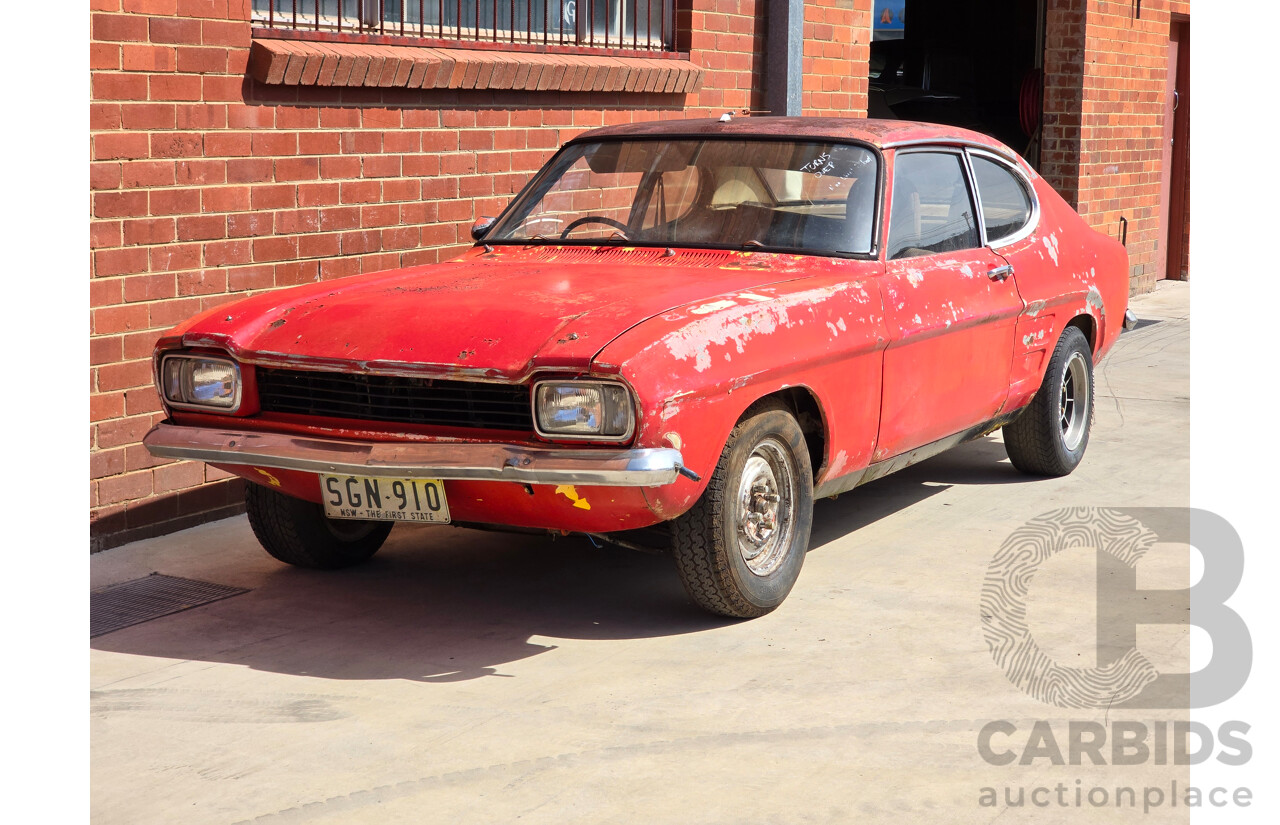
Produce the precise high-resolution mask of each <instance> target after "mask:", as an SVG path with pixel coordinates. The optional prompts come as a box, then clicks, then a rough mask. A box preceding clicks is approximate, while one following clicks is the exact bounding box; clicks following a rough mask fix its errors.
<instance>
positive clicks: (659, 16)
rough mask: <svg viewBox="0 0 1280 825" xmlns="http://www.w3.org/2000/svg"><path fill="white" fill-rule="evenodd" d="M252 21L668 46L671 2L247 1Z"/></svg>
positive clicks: (433, 35)
mask: <svg viewBox="0 0 1280 825" xmlns="http://www.w3.org/2000/svg"><path fill="white" fill-rule="evenodd" d="M286 3H287V5H286ZM353 7H354V8H353ZM253 19H254V22H255V23H257V24H258V25H265V26H267V27H268V28H274V29H293V30H296V31H317V32H320V31H331V32H341V33H350V34H380V35H391V36H397V37H412V36H416V37H421V38H430V39H438V40H452V41H457V42H463V43H467V42H487V43H525V44H537V43H541V44H543V45H562V46H591V47H603V48H618V49H624V48H629V49H632V50H635V51H673V50H674V48H675V43H674V42H673V41H674V36H673V35H674V31H675V25H674V23H675V0H456V2H453V3H446V2H445V0H437V2H435V3H428V2H426V0H377V2H374V0H356V1H355V2H354V3H352V2H351V0H310V2H307V0H301V2H299V0H253Z"/></svg>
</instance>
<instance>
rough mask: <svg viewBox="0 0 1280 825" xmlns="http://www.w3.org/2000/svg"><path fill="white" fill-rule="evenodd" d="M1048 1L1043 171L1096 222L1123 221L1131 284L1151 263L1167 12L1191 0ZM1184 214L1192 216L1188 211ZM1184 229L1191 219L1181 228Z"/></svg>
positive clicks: (1142, 280)
mask: <svg viewBox="0 0 1280 825" xmlns="http://www.w3.org/2000/svg"><path fill="white" fill-rule="evenodd" d="M1138 8H1139V7H1138V6H1137V5H1136V4H1134V3H1131V2H1128V0H1125V1H1124V2H1101V0H1049V9H1048V12H1049V13H1048V21H1047V26H1046V35H1047V36H1046V44H1045V75H1046V82H1045V127H1044V128H1045V132H1044V148H1043V156H1042V157H1043V163H1042V170H1041V171H1042V172H1043V174H1044V175H1045V177H1046V178H1047V179H1048V180H1050V181H1051V182H1052V183H1053V184H1054V186H1055V187H1057V189H1058V190H1059V192H1061V193H1062V194H1063V196H1064V197H1066V198H1067V199H1068V200H1069V201H1070V202H1071V203H1073V204H1074V205H1075V206H1076V208H1077V209H1078V211H1079V212H1080V214H1081V215H1083V216H1084V217H1085V219H1086V220H1088V221H1089V223H1090V224H1091V225H1092V226H1093V227H1094V228H1096V229H1098V230H1100V231H1103V232H1107V233H1108V234H1110V235H1112V237H1119V227H1120V223H1121V222H1120V218H1122V217H1123V218H1125V219H1126V220H1127V222H1128V249H1129V265H1130V282H1131V289H1132V290H1133V291H1134V292H1146V291H1149V290H1151V289H1153V288H1154V286H1155V282H1156V280H1158V279H1159V278H1162V277H1163V273H1161V272H1157V268H1158V260H1159V256H1158V254H1157V251H1156V246H1157V244H1162V245H1163V244H1164V243H1165V239H1164V238H1161V237H1160V180H1161V176H1162V174H1164V170H1163V169H1162V148H1163V145H1162V129H1163V126H1164V116H1165V115H1164V113H1165V102H1166V101H1165V82H1166V78H1167V77H1168V72H1169V65H1168V43H1169V30H1170V20H1171V15H1172V14H1182V15H1186V14H1189V12H1190V3H1189V2H1188V0H1146V2H1144V3H1142V4H1141V16H1140V17H1135V12H1137V10H1138ZM1188 221H1189V219H1188ZM1185 231H1186V233H1187V235H1188V236H1189V234H1190V225H1189V222H1188V225H1187V227H1186V229H1185Z"/></svg>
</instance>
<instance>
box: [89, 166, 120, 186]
mask: <svg viewBox="0 0 1280 825" xmlns="http://www.w3.org/2000/svg"><path fill="white" fill-rule="evenodd" d="M89 188H90V189H119V188H120V164H118V163H91V164H89Z"/></svg>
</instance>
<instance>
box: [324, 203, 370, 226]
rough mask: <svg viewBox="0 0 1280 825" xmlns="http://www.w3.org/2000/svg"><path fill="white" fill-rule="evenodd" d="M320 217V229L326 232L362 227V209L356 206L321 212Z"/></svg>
mask: <svg viewBox="0 0 1280 825" xmlns="http://www.w3.org/2000/svg"><path fill="white" fill-rule="evenodd" d="M319 217H320V229H321V230H322V231H325V232H330V231H334V230H338V229H355V228H356V227H358V226H360V209H359V207H355V206H345V207H339V208H335V209H324V210H321V211H320V213H319Z"/></svg>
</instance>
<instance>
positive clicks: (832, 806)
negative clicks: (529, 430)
mask: <svg viewBox="0 0 1280 825" xmlns="http://www.w3.org/2000/svg"><path fill="white" fill-rule="evenodd" d="M1133 309H1134V310H1135V312H1136V313H1137V314H1138V316H1139V317H1140V318H1143V319H1146V320H1148V321H1153V322H1155V323H1151V324H1148V325H1145V326H1143V327H1142V328H1140V329H1138V330H1135V331H1134V332H1130V333H1126V334H1125V335H1123V336H1122V337H1121V340H1120V342H1119V343H1118V344H1117V346H1116V348H1115V349H1114V350H1113V352H1112V353H1111V354H1110V355H1109V356H1108V358H1107V360H1106V361H1105V363H1104V364H1103V365H1102V367H1101V368H1100V369H1099V371H1098V373H1097V407H1096V422H1095V427H1094V430H1093V437H1092V441H1091V443H1090V445H1089V450H1088V455H1087V456H1086V458H1085V460H1084V463H1083V464H1082V465H1081V466H1080V468H1079V469H1078V470H1077V471H1076V472H1075V473H1074V474H1073V475H1071V476H1069V477H1067V478H1062V479H1053V480H1043V479H1032V478H1028V477H1025V476H1022V475H1020V474H1018V473H1017V472H1016V471H1014V470H1013V468H1012V467H1011V466H1010V465H1009V463H1008V460H1007V459H1006V458H1005V455H1004V449H1003V445H1002V444H1001V441H1000V436H999V434H996V435H994V436H991V437H987V438H985V439H982V440H979V441H976V442H972V443H970V444H967V445H965V446H962V447H960V448H957V449H955V450H953V451H951V452H950V453H947V454H944V455H942V456H939V457H938V458H935V459H933V460H930V461H927V462H924V463H923V464H920V465H917V466H915V467H912V468H909V469H907V470H905V471H903V472H901V473H899V474H897V475H894V476H891V477H889V478H886V479H883V480H881V481H878V482H875V483H873V484H870V485H868V486H866V487H863V488H861V489H859V490H856V491H854V492H852V493H848V494H845V495H842V496H840V497H839V499H837V500H834V501H831V500H827V501H822V502H819V503H818V505H817V513H816V516H815V519H814V530H813V540H812V549H811V551H810V553H809V556H808V558H807V560H806V563H805V567H804V570H803V572H802V573H801V576H800V581H799V583H798V584H797V586H796V588H795V590H794V591H793V592H792V594H791V596H790V597H789V599H788V600H787V601H786V603H785V604H784V605H783V606H782V607H781V608H780V609H778V610H777V611H776V612H774V613H772V614H770V615H768V616H766V617H764V618H761V619H757V620H754V621H746V622H729V621H721V620H717V619H714V618H711V617H709V616H706V615H703V614H701V613H700V612H698V611H697V610H696V609H694V608H693V607H692V606H691V605H690V604H689V603H688V602H687V600H686V598H685V596H684V594H683V591H682V590H681V587H680V584H679V582H678V580H677V578H676V575H675V571H674V568H673V567H672V565H671V563H670V560H669V559H666V558H662V557H657V556H646V555H642V554H636V553H631V552H629V551H623V550H618V549H613V548H606V549H595V548H593V547H592V546H591V545H590V544H589V543H588V542H587V541H586V539H583V538H576V537H570V538H562V539H559V540H557V541H552V540H551V539H549V538H539V537H527V536H512V535H505V534H499V533H486V532H476V531H469V530H461V529H455V528H443V527H417V528H414V527H406V526H400V527H397V528H396V530H395V531H394V532H393V533H392V535H391V538H390V540H389V541H388V543H387V545H386V547H385V548H384V549H383V550H382V551H381V552H380V553H379V554H378V556H376V557H375V558H374V560H373V561H372V562H371V563H370V564H368V565H367V566H364V567H361V568H358V569H354V570H348V571H343V572H340V573H317V572H309V571H303V570H297V569H291V568H286V567H284V566H282V565H280V564H278V563H276V562H275V561H273V560H272V559H270V558H269V557H268V556H267V555H266V554H265V553H264V552H263V551H261V550H260V548H259V547H258V546H257V544H256V542H255V541H254V538H253V536H252V534H251V532H250V530H249V526H248V524H247V522H246V521H245V519H244V518H243V517H239V518H234V519H228V520H225V521H221V522H217V523H213V524H208V525H205V526H202V527H198V528H195V529H192V530H187V531H185V532H182V533H177V534H174V535H170V536H165V537H162V538H157V539H152V540H148V541H143V542H138V543H135V544H132V545H127V546H124V547H120V548H117V549H114V550H109V551H107V552H104V553H99V554H97V555H95V556H93V558H92V561H91V566H92V584H93V587H94V588H99V587H103V586H106V585H109V584H113V583H117V582H122V581H126V580H130V579H134V578H137V577H140V576H145V575H147V574H149V573H152V572H154V571H158V572H161V573H165V574H169V575H173V576H182V577H188V578H193V579H199V580H203V581H210V582H217V583H221V584H229V585H236V586H241V587H245V588H249V589H250V592H248V593H245V594H243V595H239V596H235V597H232V598H229V599H226V600H224V601H220V602H216V603H213V604H209V605H206V606H203V607H199V608H196V609H193V610H189V611H186V612H183V613H179V614H175V615H171V616H168V617H165V618H161V619H157V620H154V621H151V622H147V623H145V624H140V625H135V626H133V627H129V628H126V629H123V630H119V631H117V632H114V633H110V634H107V635H104V636H101V637H99V638H97V639H94V640H92V642H91V645H90V646H91V648H92V651H91V654H90V655H91V672H92V694H91V714H92V791H91V798H92V809H93V816H94V821H95V822H97V823H99V825H107V824H108V823H127V824H128V825H139V824H140V823H171V822H179V821H180V822H183V823H206V822H208V823H229V822H240V821H246V820H251V821H255V822H267V823H295V822H307V823H362V822H377V823H393V822H450V823H462V822H482V823H508V822H516V821H520V822H536V823H542V822H546V823H567V822H586V823H632V822H670V823H801V822H837V823H844V822H851V821H854V820H855V819H856V820H857V821H868V822H877V821H890V820H895V821H896V820H901V819H902V818H903V817H904V816H905V817H906V818H907V819H906V821H913V822H914V821H924V818H925V817H927V818H928V820H929V821H931V822H947V823H950V822H956V823H969V822H990V821H993V820H996V819H999V820H1000V821H1001V822H1012V821H1026V820H1029V819H1031V818H1034V819H1035V820H1036V821H1037V822H1077V821H1086V820H1088V821H1090V822H1093V821H1098V820H1102V821H1118V820H1121V819H1131V818H1132V816H1133V815H1134V811H1133V810H1130V809H1127V808H1121V809H1117V808H1115V807H1114V803H1112V804H1110V805H1109V806H1105V807H1098V808H1094V807H1090V805H1089V803H1088V802H1087V801H1085V802H1084V803H1083V805H1082V807H1080V808H1077V807H1075V806H1074V802H1075V800H1074V791H1075V789H1076V788H1083V789H1084V790H1085V791H1086V792H1087V791H1088V790H1089V789H1090V788H1091V787H1094V786H1099V787H1103V788H1107V789H1109V793H1114V789H1115V788H1116V787H1118V786H1136V787H1137V788H1138V790H1137V797H1138V800H1137V801H1138V805H1139V808H1141V804H1142V794H1143V791H1142V788H1143V786H1162V787H1163V788H1165V789H1167V788H1168V787H1169V783H1170V781H1175V780H1176V781H1177V782H1178V785H1179V787H1180V788H1182V787H1185V785H1186V782H1187V768H1185V767H1180V768H1175V767H1168V766H1156V765H1138V766H1106V765H1103V766H1093V765H1090V764H1088V760H1087V759H1086V760H1085V762H1086V764H1085V765H1083V766H1072V765H1069V764H1068V765H1063V766H1054V765H1052V764H1049V763H1048V761H1047V760H1046V759H1039V760H1035V761H1034V762H1033V764H1031V765H1029V766H1026V767H1022V766H1018V765H1013V766H1004V767H999V766H993V765H989V764H987V763H986V762H984V761H983V759H982V758H981V757H980V755H979V752H978V749H977V740H978V731H979V730H980V729H981V728H982V726H983V725H984V724H986V723H987V722H989V721H993V720H1009V721H1010V722H1012V723H1013V724H1014V725H1015V726H1016V728H1017V731H1018V733H1016V734H1015V735H1012V736H1008V737H997V739H996V740H994V744H996V745H998V746H999V747H998V748H997V750H1003V749H1005V748H1009V749H1013V750H1015V751H1017V750H1020V749H1021V747H1022V745H1024V744H1025V742H1026V737H1027V735H1028V733H1029V731H1030V729H1031V726H1032V724H1033V723H1034V722H1035V720H1041V719H1043V720H1047V721H1049V722H1050V723H1051V729H1052V730H1053V731H1054V732H1055V733H1057V734H1058V735H1060V736H1062V737H1063V738H1064V741H1063V742H1061V748H1062V750H1063V752H1064V754H1065V753H1066V751H1067V744H1066V742H1065V736H1066V731H1067V722H1068V720H1088V721H1096V722H1100V723H1111V722H1114V721H1116V720H1118V719H1130V720H1139V721H1141V720H1146V721H1147V722H1148V723H1149V722H1151V721H1152V720H1156V719H1172V718H1175V716H1176V714H1174V715H1171V714H1170V713H1169V712H1167V711H1132V710H1131V711H1127V712H1120V711H1117V710H1115V709H1109V710H1107V711H1105V712H1104V711H1101V710H1099V711H1094V710H1064V709H1060V708H1056V707H1053V706H1051V705H1047V704H1042V703H1041V702H1039V701H1037V700H1036V699H1033V698H1032V697H1031V696H1028V695H1027V694H1025V693H1023V692H1022V691H1020V690H1019V689H1018V688H1017V687H1015V686H1014V685H1013V684H1012V683H1011V682H1010V681H1009V680H1008V679H1007V678H1006V677H1005V675H1004V673H1003V671H1002V670H1001V668H1000V667H999V666H998V665H997V664H996V663H995V661H993V658H992V656H991V654H990V653H989V652H988V649H987V645H986V643H985V641H984V636H983V625H982V620H981V617H980V610H979V599H980V595H981V592H982V588H983V581H984V575H985V574H986V571H987V567H988V564H989V563H990V562H991V559H992V556H993V555H994V554H995V553H996V551H997V549H998V548H999V547H1000V545H1001V542H1002V541H1003V540H1004V539H1005V538H1006V537H1007V536H1008V535H1009V534H1010V533H1012V532H1013V531H1014V530H1015V529H1016V528H1017V527H1018V526H1019V525H1021V524H1023V523H1024V522H1026V521H1027V520H1028V519H1030V518H1032V517H1034V516H1036V515H1038V514H1040V513H1043V512H1045V511H1048V510H1053V509H1056V508H1060V507H1066V506H1083V507H1130V506H1185V505H1187V503H1188V499H1189V476H1190V467H1189V453H1190V445H1189V416H1188V407H1189V397H1188V396H1189V365H1188V361H1189V343H1190V335H1189V328H1190V321H1189V289H1188V287H1187V286H1186V285H1185V284H1172V283H1162V284H1161V285H1160V288H1159V289H1158V290H1157V291H1156V292H1155V293H1153V294H1151V295H1146V296H1141V297H1139V298H1135V299H1134V301H1133ZM1188 575H1189V574H1188V563H1187V553H1186V550H1185V548H1181V549H1180V550H1179V549H1177V548H1175V549H1174V550H1173V551H1170V552H1163V553H1153V554H1151V555H1150V556H1149V557H1148V558H1147V559H1145V560H1144V561H1143V563H1142V566H1141V567H1140V568H1139V586H1141V587H1147V588H1152V587H1166V588H1176V587H1185V586H1186V585H1187V577H1188ZM1093 576H1094V568H1093V554H1092V553H1091V552H1087V551H1085V550H1081V551H1080V552H1078V553H1075V552H1074V551H1064V552H1063V553H1061V554H1060V555H1059V557H1056V558H1055V559H1054V560H1053V563H1052V564H1047V565H1046V566H1045V568H1044V569H1042V570H1041V571H1040V573H1039V574H1038V575H1037V577H1036V580H1035V582H1034V586H1033V587H1032V592H1031V594H1030V597H1029V608H1028V610H1029V619H1030V621H1031V623H1032V624H1033V625H1034V626H1036V627H1037V628H1039V632H1038V633H1037V639H1038V641H1039V643H1040V645H1041V647H1042V648H1043V649H1045V650H1047V651H1048V652H1049V653H1050V654H1051V655H1052V656H1053V657H1054V658H1055V659H1056V660H1058V661H1060V662H1067V661H1068V659H1070V664H1071V666H1079V667H1090V666H1092V665H1093V664H1094V661H1093V657H1094V653H1093V643H1092V640H1093V624H1092V622H1093V613H1092V611H1093V601H1092V600H1093V593H1094V592H1095V591H1094V585H1093ZM1148 630H1150V632H1148ZM1168 630H1169V628H1163V627H1155V628H1154V629H1149V628H1144V629H1143V631H1142V632H1141V633H1140V634H1139V644H1140V646H1141V648H1142V650H1143V652H1144V653H1146V654H1147V655H1148V657H1149V658H1151V660H1152V661H1153V663H1154V664H1155V666H1156V667H1157V669H1162V670H1169V671H1177V670H1182V671H1183V672H1185V671H1186V670H1187V669H1188V668H1187V666H1186V655H1187V637H1186V635H1185V634H1179V633H1176V632H1163V633H1161V632H1158V631H1168ZM1182 715H1183V717H1185V712H1184V713H1183V714H1182ZM1077 780H1080V783H1079V784H1077ZM1057 783H1062V784H1063V785H1064V786H1066V788H1067V789H1068V790H1067V792H1066V794H1065V797H1064V798H1065V799H1066V800H1067V805H1066V806H1065V807H1064V806H1062V805H1060V804H1058V803H1059V800H1058V797H1057V796H1049V797H1048V798H1051V799H1052V800H1053V802H1052V804H1051V806H1048V807H1042V808H1038V807H1032V806H1031V805H1030V804H1027V805H1026V806H1025V807H1023V808H1012V807H1008V808H1007V807H1006V806H1005V804H1004V800H1003V797H1002V798H1001V800H1000V804H999V805H997V806H996V807H984V806H982V805H980V801H981V795H982V789H983V788H988V787H989V788H994V789H995V790H996V792H997V793H1001V794H1002V793H1003V792H1004V791H1005V789H1006V788H1012V789H1013V793H1014V794H1015V799H1014V801H1015V802H1016V801H1017V800H1016V794H1017V788H1018V787H1025V788H1026V790H1027V792H1028V793H1030V791H1031V790H1032V789H1033V788H1034V787H1038V786H1045V787H1049V788H1051V789H1052V788H1053V787H1054V786H1055V784H1057ZM1180 793H1181V791H1180ZM1050 794H1053V792H1052V791H1050ZM1044 798H1046V797H1045V796H1044V795H1042V796H1041V799H1044ZM1151 816H1152V817H1154V820H1151V821H1186V819H1187V809H1186V808H1185V807H1182V806H1180V807H1178V808H1176V809H1167V808H1166V809H1162V810H1154V811H1152V814H1151Z"/></svg>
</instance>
